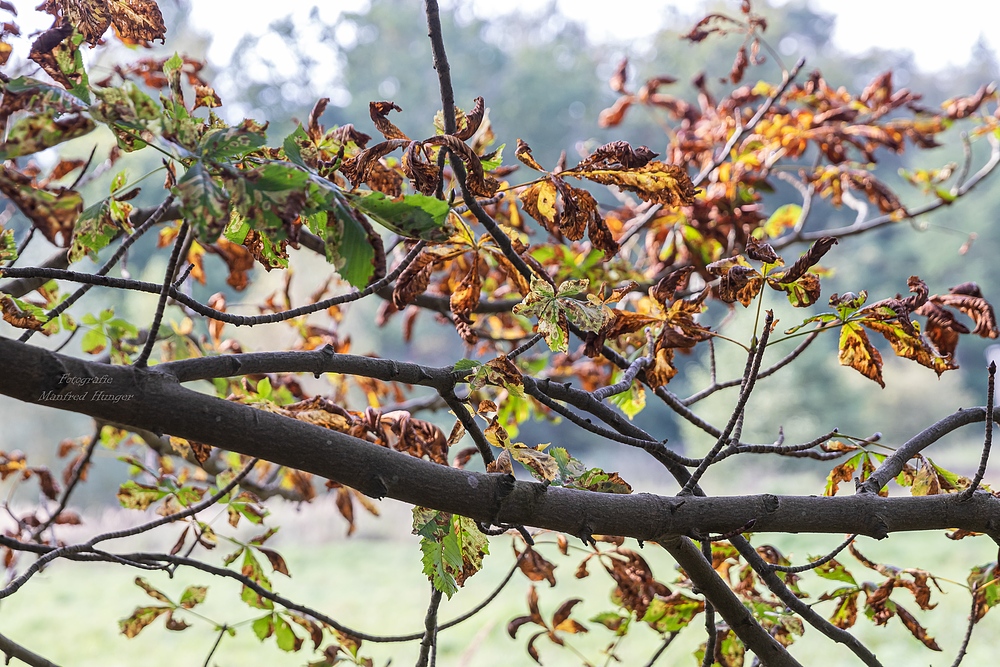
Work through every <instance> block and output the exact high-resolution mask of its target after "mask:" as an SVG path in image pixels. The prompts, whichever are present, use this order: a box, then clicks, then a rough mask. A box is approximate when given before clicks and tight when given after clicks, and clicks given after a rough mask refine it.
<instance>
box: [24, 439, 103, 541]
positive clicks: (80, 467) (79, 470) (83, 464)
mask: <svg viewBox="0 0 1000 667" xmlns="http://www.w3.org/2000/svg"><path fill="white" fill-rule="evenodd" d="M102 430H104V424H103V423H100V422H98V424H97V426H96V427H95V428H94V435H92V436H91V437H90V442H89V443H87V447H86V449H84V451H83V456H81V457H80V460H79V461H77V463H76V466H74V468H73V473H72V474H71V475H70V479H69V483H68V484H67V485H66V489H65V490H64V491H63V493H62V497H61V498H59V506H58V507H56V509H55V511H54V512H52V514H51V515H50V516H49V518H48V519H47V520H46V521H44V522H42V524H41V525H40V526H38V528H36V529H35V530H34V531H32V533H31V539H33V540H37V539H38V537H39V536H40V535H41V534H42V533H44V532H45V531H46V530H48V528H49V526H51V525H52V524H53V523H54V522H55V520H56V519H58V518H59V515H60V514H62V511H63V510H64V509H66V504H67V503H68V502H69V497H70V495H72V493H73V490H74V489H75V488H76V485H77V484H79V483H80V479H81V478H82V477H83V474H84V472H86V470H87V466H88V465H90V459H91V457H92V456H93V455H94V450H95V449H96V448H97V443H98V442H100V440H101V431H102Z"/></svg>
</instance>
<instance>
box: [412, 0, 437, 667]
mask: <svg viewBox="0 0 1000 667" xmlns="http://www.w3.org/2000/svg"><path fill="white" fill-rule="evenodd" d="M427 4H428V5H429V4H430V2H428V3H427ZM440 604H441V591H439V590H438V589H437V588H434V586H433V585H432V586H431V601H430V603H429V604H428V605H427V615H426V616H424V637H423V639H421V640H420V656H419V657H418V658H417V666H416V667H427V663H428V659H430V660H431V661H433V660H434V658H433V657H431V656H432V655H436V654H437V613H438V606H439V605H440Z"/></svg>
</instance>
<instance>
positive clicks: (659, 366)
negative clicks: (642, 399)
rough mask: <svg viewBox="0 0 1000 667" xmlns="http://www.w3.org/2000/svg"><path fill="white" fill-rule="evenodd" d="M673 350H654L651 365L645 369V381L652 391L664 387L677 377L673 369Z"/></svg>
mask: <svg viewBox="0 0 1000 667" xmlns="http://www.w3.org/2000/svg"><path fill="white" fill-rule="evenodd" d="M673 364H674V348H672V347H671V348H668V347H663V348H659V349H657V350H656V354H655V355H654V356H653V364H652V365H651V366H649V367H647V368H646V381H647V382H648V383H649V386H650V387H651V388H653V389H656V388H657V387H662V386H664V385H666V384H667V383H668V382H670V380H671V379H672V378H673V377H674V376H675V375H677V369H676V368H674V365H673Z"/></svg>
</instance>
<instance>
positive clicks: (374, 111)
mask: <svg viewBox="0 0 1000 667" xmlns="http://www.w3.org/2000/svg"><path fill="white" fill-rule="evenodd" d="M390 111H400V112H401V111H402V109H400V108H399V106H397V105H396V103H395V102H370V103H369V104H368V113H369V115H370V116H371V117H372V122H374V123H375V129H377V130H378V131H379V132H381V133H382V136H383V137H385V138H386V139H388V140H392V139H405V140H407V141H409V139H410V138H409V137H408V136H406V134H404V133H403V131H402V130H400V129H399V128H398V127H396V126H395V125H393V124H392V122H391V121H390V120H389V119H388V115H389V112H390Z"/></svg>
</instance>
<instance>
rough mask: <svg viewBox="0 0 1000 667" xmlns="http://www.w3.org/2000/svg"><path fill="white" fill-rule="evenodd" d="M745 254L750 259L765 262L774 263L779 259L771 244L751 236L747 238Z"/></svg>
mask: <svg viewBox="0 0 1000 667" xmlns="http://www.w3.org/2000/svg"><path fill="white" fill-rule="evenodd" d="M746 254H747V257H749V258H750V259H752V260H755V261H758V262H764V263H765V264H775V263H777V262H778V261H779V260H780V259H781V258H780V257H778V253H776V252H774V248H772V247H771V244H769V243H764V242H762V241H758V240H757V239H755V238H753V237H750V238H749V239H747V245H746Z"/></svg>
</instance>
